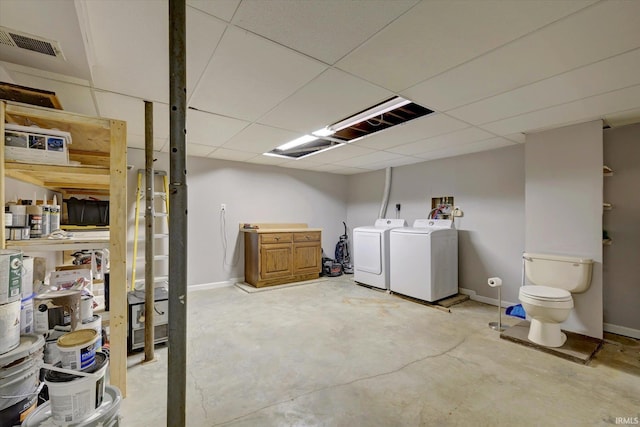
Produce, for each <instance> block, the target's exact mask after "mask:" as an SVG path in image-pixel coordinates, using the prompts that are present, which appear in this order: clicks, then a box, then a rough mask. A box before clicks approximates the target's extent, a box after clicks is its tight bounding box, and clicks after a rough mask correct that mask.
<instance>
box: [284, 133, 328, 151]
mask: <svg viewBox="0 0 640 427" xmlns="http://www.w3.org/2000/svg"><path fill="white" fill-rule="evenodd" d="M316 139H318V138H317V137H315V136H313V135H304V136H301V137H300V138H296V139H294V140H293V141H289V142H285V143H284V144H282V145H281V146H279V147H276V150H282V151H285V150H289V149H291V148H293V147H297V146H299V145H302V144H306V143H307V142H311V141H315V140H316Z"/></svg>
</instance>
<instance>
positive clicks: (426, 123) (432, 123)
mask: <svg viewBox="0 0 640 427" xmlns="http://www.w3.org/2000/svg"><path fill="white" fill-rule="evenodd" d="M467 127H469V124H467V123H465V122H462V121H460V120H458V119H454V118H453V117H450V116H447V115H446V114H439V113H435V114H430V115H428V116H424V117H420V118H418V119H415V120H411V121H409V122H406V123H405V124H403V125H399V126H394V127H392V128H389V129H387V130H384V131H381V132H379V133H375V134H373V135H371V136H368V137H366V138H364V139H361V140H360V141H356V142H354V143H353V144H355V145H358V146H360V147H367V148H373V149H376V150H387V149H389V148H392V147H397V146H398V145H402V144H406V143H409V142H414V141H419V140H422V139H425V138H430V137H433V136H437V135H442V134H446V133H450V132H454V131H457V130H460V129H464V128H467Z"/></svg>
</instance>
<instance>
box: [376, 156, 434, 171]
mask: <svg viewBox="0 0 640 427" xmlns="http://www.w3.org/2000/svg"><path fill="white" fill-rule="evenodd" d="M420 162H424V159H422V158H419V157H410V156H401V157H398V158H395V159H392V160H387V161H384V162H378V163H371V164H368V165H367V166H366V167H367V168H368V169H371V170H378V169H386V168H388V167H397V166H406V165H412V164H414V163H420Z"/></svg>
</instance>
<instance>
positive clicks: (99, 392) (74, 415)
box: [44, 352, 109, 425]
mask: <svg viewBox="0 0 640 427" xmlns="http://www.w3.org/2000/svg"><path fill="white" fill-rule="evenodd" d="M95 359H96V362H95V364H94V365H93V366H91V367H90V368H88V369H83V370H82V371H81V372H82V374H81V373H80V372H73V371H69V370H67V369H64V368H60V367H59V366H57V365H56V366H45V368H47V369H48V371H47V372H46V373H45V376H44V382H45V384H46V385H47V389H48V390H49V402H50V404H51V416H52V418H53V421H54V423H63V424H65V425H66V424H69V423H72V424H76V423H79V422H81V421H83V420H85V419H86V418H89V417H91V416H92V415H93V414H94V413H95V412H96V409H98V408H99V407H100V406H101V405H102V402H103V400H104V394H105V375H106V372H107V367H108V366H109V358H108V357H107V355H106V354H105V353H101V352H98V353H96V356H95Z"/></svg>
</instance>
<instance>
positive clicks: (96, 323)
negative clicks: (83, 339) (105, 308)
mask: <svg viewBox="0 0 640 427" xmlns="http://www.w3.org/2000/svg"><path fill="white" fill-rule="evenodd" d="M78 329H93V330H94V331H96V332H97V333H98V342H97V344H96V351H97V350H99V349H101V348H102V317H100V315H98V314H94V315H93V316H92V317H91V319H89V320H83V321H82V324H81V325H80V326H78Z"/></svg>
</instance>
